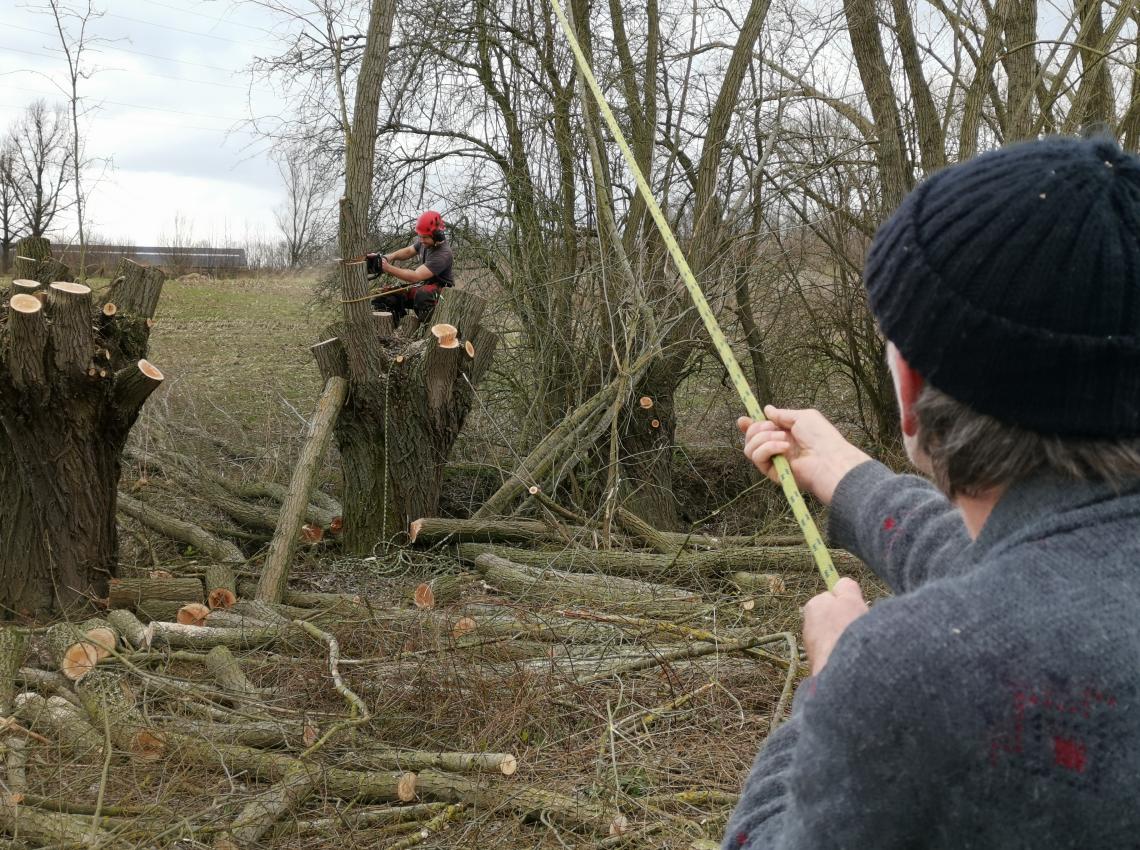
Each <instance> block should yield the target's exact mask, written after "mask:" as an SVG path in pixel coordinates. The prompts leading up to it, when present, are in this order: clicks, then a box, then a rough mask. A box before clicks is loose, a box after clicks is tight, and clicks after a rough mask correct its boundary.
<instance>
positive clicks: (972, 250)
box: [724, 139, 1140, 850]
mask: <svg viewBox="0 0 1140 850" xmlns="http://www.w3.org/2000/svg"><path fill="white" fill-rule="evenodd" d="M865 277H866V284H867V290H868V295H869V302H870V306H871V310H872V311H873V312H874V314H875V317H876V319H877V320H878V322H879V326H880V328H881V329H882V331H883V333H884V335H885V336H886V338H887V340H888V341H889V344H888V359H889V365H890V368H891V372H892V374H893V376H894V381H895V389H896V393H897V397H898V403H899V410H900V417H901V425H902V432H903V434H904V436H905V439H906V445H907V450H908V453H909V455H910V457H911V460H912V461H913V462H914V464H915V466H916V467H918V468H919V469H920V470H922V471H923V472H924V473H926V474H927V475H928V476H929V477H930V479H932V481H933V484H931V483H929V482H928V481H927V480H926V479H924V478H919V477H916V476H910V475H896V474H894V473H892V472H890V471H889V470H888V469H887V468H886V467H884V466H882V465H880V464H878V463H876V462H875V461H873V460H871V459H870V458H869V457H868V456H867V455H865V454H864V453H863V452H861V451H859V450H858V449H857V448H855V447H854V446H852V445H850V444H849V443H848V442H846V441H845V440H844V439H843V437H842V436H840V434H839V432H838V431H837V430H836V429H835V428H834V427H832V426H831V425H830V424H829V423H828V422H827V420H825V419H824V418H823V417H822V416H821V415H820V414H819V413H817V412H815V411H808V410H777V409H774V408H768V409H767V411H766V413H767V415H768V416H769V417H770V420H771V421H769V422H752V421H751V420H748V419H743V420H741V422H740V427H741V430H742V431H744V432H745V447H744V451H745V454H746V455H747V456H748V457H749V458H750V459H751V460H752V461H753V462H754V463H755V464H756V466H757V467H758V468H759V469H760V470H761V471H763V472H765V473H766V474H768V475H769V476H772V474H773V473H772V467H771V459H772V457H773V455H775V454H778V453H782V454H784V455H785V456H786V457H787V458H788V460H789V462H790V463H791V467H792V470H793V472H794V474H795V476H796V478H797V480H798V481H799V483H800V484H801V486H803V487H805V488H806V489H808V490H810V491H811V492H812V493H814V494H815V496H816V497H817V498H818V499H819V500H820V501H822V502H823V503H825V504H830V506H831V515H830V534H831V538H832V541H833V543H834V544H835V545H837V546H842V547H845V548H848V549H850V550H852V551H853V552H855V553H856V554H858V555H859V556H860V557H861V558H862V559H863V560H864V561H865V562H866V563H867V564H868V565H869V566H870V567H871V568H873V569H874V570H875V572H876V573H878V575H879V576H881V577H882V578H883V580H884V581H886V582H887V584H888V585H889V586H890V587H891V589H892V591H893V592H894V594H895V595H894V596H893V597H891V598H889V599H884V600H882V601H880V602H878V603H876V604H875V606H874V607H873V608H871V609H868V607H867V605H866V604H865V603H864V602H863V598H862V595H861V593H860V590H859V586H858V585H857V584H856V583H855V582H853V581H851V580H850V579H843V580H841V581H840V583H839V584H838V585H837V586H836V588H835V590H834V591H833V592H828V593H823V594H821V595H819V596H817V597H816V598H814V599H813V600H811V602H809V603H808V605H807V607H806V608H805V609H804V643H805V646H806V649H807V653H808V659H809V663H810V667H811V674H812V675H811V677H810V678H808V679H806V680H805V681H804V682H803V683H802V684H801V686H800V688H799V690H798V692H797V695H796V700H795V703H794V706H793V710H792V716H791V718H790V719H789V720H788V721H787V722H786V723H785V724H784V725H783V726H781V727H780V728H779V729H777V730H776V731H775V732H774V733H773V734H772V735H771V737H770V738H769V739H768V741H767V743H766V744H765V745H764V747H763V749H762V750H761V752H760V754H759V755H758V756H757V758H756V762H755V764H754V766H753V768H752V772H751V774H750V775H749V777H748V779H747V781H746V784H745V787H744V793H743V795H742V797H741V800H740V803H739V805H738V807H737V809H736V811H735V812H734V813H733V815H732V817H731V819H730V820H729V823H728V827H727V831H726V834H725V839H724V847H725V848H728V850H736V848H740V847H746V848H776V850H780V849H781V848H805V849H806V848H811V850H820V848H832V847H835V848H878V850H882V848H899V847H931V848H996V847H1001V848H1019V847H1034V848H1041V847H1049V848H1051V847H1073V848H1077V847H1080V848H1100V847H1140V796H1138V791H1137V789H1138V787H1140V159H1138V158H1136V157H1134V156H1130V155H1127V154H1124V153H1122V152H1121V151H1120V149H1119V148H1118V147H1117V146H1116V145H1115V144H1114V143H1113V142H1111V141H1108V140H1105V139H1094V140H1086V141H1078V140H1074V139H1048V140H1044V141H1035V142H1028V143H1024V144H1020V145H1016V146H1012V147H1009V148H1006V149H1003V150H1000V151H996V152H993V153H989V154H986V155H983V156H980V157H978V158H976V159H974V160H971V161H969V162H966V163H963V164H961V165H957V166H955V167H952V168H949V169H946V170H945V171H942V172H940V173H938V174H936V175H934V176H932V177H930V178H929V179H928V180H926V181H925V182H924V183H923V184H922V185H921V186H919V187H918V188H917V189H915V190H914V191H913V192H912V193H911V194H910V195H909V196H908V197H907V198H906V199H905V200H904V201H903V203H902V204H901V206H900V207H899V209H898V210H897V211H896V212H895V214H894V215H893V216H892V217H891V218H890V220H888V221H887V222H886V223H885V224H884V225H883V227H882V228H881V229H880V230H879V232H878V234H877V235H876V237H875V240H874V243H873V245H872V247H871V251H870V254H869V256H868V259H867V267H866V275H865Z"/></svg>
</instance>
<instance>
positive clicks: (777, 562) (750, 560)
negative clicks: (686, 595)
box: [459, 543, 863, 578]
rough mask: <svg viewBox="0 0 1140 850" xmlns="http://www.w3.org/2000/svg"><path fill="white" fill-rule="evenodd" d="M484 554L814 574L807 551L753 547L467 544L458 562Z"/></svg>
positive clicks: (657, 574)
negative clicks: (671, 551)
mask: <svg viewBox="0 0 1140 850" xmlns="http://www.w3.org/2000/svg"><path fill="white" fill-rule="evenodd" d="M485 553H490V554H492V555H498V556H499V557H501V558H506V559H507V560H509V561H513V562H515V563H517V564H525V565H527V566H537V567H551V568H557V569H570V570H574V571H576V572H592V573H607V574H609V575H617V576H642V577H646V578H664V577H667V576H684V575H692V576H699V577H709V576H716V575H721V574H723V573H726V572H734V571H737V570H750V571H756V570H771V571H785V572H797V573H814V572H815V563H814V561H812V559H811V555H810V553H809V552H808V550H807V549H806V548H805V547H802V546H754V547H750V548H746V549H741V548H733V549H718V550H715V551H710V552H681V553H678V554H676V555H658V554H650V553H647V552H618V551H597V550H593V549H581V548H565V547H564V548H562V549H560V550H558V551H533V550H529V549H511V548H508V547H505V546H490V545H486V544H482V543H463V544H460V546H459V557H460V559H461V560H464V561H467V562H469V563H474V561H475V559H476V558H478V557H479V556H480V555H482V554H485ZM831 556H832V559H833V560H834V561H835V566H836V568H837V569H839V570H840V571H841V572H855V571H861V570H862V569H863V567H862V562H861V561H860V560H859V559H858V558H856V557H855V556H854V555H852V554H850V553H849V552H845V551H843V550H842V549H832V550H831Z"/></svg>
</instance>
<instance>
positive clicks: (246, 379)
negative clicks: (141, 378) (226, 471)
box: [150, 275, 335, 432]
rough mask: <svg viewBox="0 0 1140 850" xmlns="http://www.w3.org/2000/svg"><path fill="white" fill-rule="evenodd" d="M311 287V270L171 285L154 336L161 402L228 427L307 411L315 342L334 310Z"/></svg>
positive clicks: (314, 381)
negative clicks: (316, 300)
mask: <svg viewBox="0 0 1140 850" xmlns="http://www.w3.org/2000/svg"><path fill="white" fill-rule="evenodd" d="M312 286H313V278H312V277H310V276H305V275H296V276H293V275H290V276H280V277H266V278H239V279H231V280H209V279H197V280H187V281H180V280H174V281H170V282H168V283H167V284H166V286H165V288H164V290H163V296H162V301H161V302H160V304H159V308H158V311H157V314H156V317H155V318H156V320H157V322H156V325H155V327H154V330H153V331H152V333H151V346H150V359H151V360H152V361H153V362H154V363H155V365H156V366H158V367H159V368H160V369H162V370H163V372H164V373H165V374H166V376H167V382H166V386H165V387H164V390H163V394H162V395H161V396H160V397H159V399H157V400H158V401H160V402H161V403H163V404H167V405H170V406H171V407H172V408H173V411H172V412H179V413H188V414H190V415H192V416H193V418H195V419H196V420H198V424H200V425H201V426H203V427H221V428H222V429H223V430H227V429H229V428H232V427H235V426H236V427H238V428H241V429H244V430H255V431H259V432H260V431H262V430H263V429H264V428H265V426H266V422H267V421H271V420H273V419H275V418H277V417H284V419H285V420H286V421H288V420H294V421H297V416H296V414H298V413H299V414H300V415H301V416H307V415H308V414H309V412H310V411H311V409H312V405H313V403H314V402H315V400H316V398H317V396H318V395H319V394H320V390H321V386H320V376H319V374H318V372H317V368H316V365H315V363H314V362H313V358H312V356H311V355H310V354H309V346H311V345H312V344H313V343H315V342H317V341H318V340H319V337H320V333H321V330H322V329H323V328H324V327H325V326H327V325H328V324H329V322H330V321H332V320H333V318H334V316H335V311H334V309H333V308H325V309H321V308H316V307H314V306H313V305H311V304H310V299H311V294H312ZM267 417H268V420H267Z"/></svg>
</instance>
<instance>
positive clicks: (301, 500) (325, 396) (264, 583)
mask: <svg viewBox="0 0 1140 850" xmlns="http://www.w3.org/2000/svg"><path fill="white" fill-rule="evenodd" d="M347 397H348V381H346V380H345V379H344V378H339V377H337V376H335V375H334V376H332V377H330V378H329V379H328V380H327V381H326V382H325V389H324V392H322V393H321V397H320V400H319V401H318V402H317V410H316V412H315V413H314V414H313V419H312V421H311V422H310V423H309V427H308V434H307V435H306V437H305V444H304V445H303V446H302V448H301V456H300V457H299V458H298V460H297V465H296V467H294V470H293V480H292V481H291V482H290V484H289V493H288V495H287V496H286V498H285V501H284V503H283V504H282V506H281V513H280V516H279V518H278V521H277V528H276V529H275V530H274V532H273V541H272V542H271V543H270V544H269V554H268V556H266V559H265V565H264V567H263V568H262V572H261V580H260V581H259V582H258V586H257V599H259V600H260V601H262V602H280V601H281V597H282V595H283V594H284V592H285V583H286V581H288V578H289V565H290V563H291V562H292V559H293V553H294V552H295V551H296V547H297V531H298V527H299V526H300V525H301V523H302V521H303V520H304V514H305V508H306V507H307V505H308V504H309V493H310V492H311V491H312V489H313V481H314V479H315V478H316V475H317V471H318V468H319V465H320V462H321V461H322V460H323V459H324V456H325V452H327V451H328V447H329V441H330V440H332V433H333V425H334V424H335V423H336V419H337V414H339V413H340V409H341V407H343V406H344V400H345V398H347Z"/></svg>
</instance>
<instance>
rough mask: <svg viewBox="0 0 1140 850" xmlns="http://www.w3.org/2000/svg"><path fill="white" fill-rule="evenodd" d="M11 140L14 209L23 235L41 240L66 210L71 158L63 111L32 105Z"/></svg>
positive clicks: (42, 103)
mask: <svg viewBox="0 0 1140 850" xmlns="http://www.w3.org/2000/svg"><path fill="white" fill-rule="evenodd" d="M12 140H13V158H12V182H13V185H14V186H15V197H16V205H17V207H19V210H20V214H21V216H22V218H23V221H24V225H25V230H26V235H28V236H35V237H42V236H44V235H45V234H47V233H48V232H49V231H50V230H51V227H52V224H53V223H54V221H55V217H56V215H57V214H58V213H59V212H60V211H61V210H62V209H64V208H65V207H66V206H67V202H66V198H65V196H64V186H65V181H66V175H67V170H68V166H69V165H70V163H71V154H70V138H69V133H68V128H67V119H66V118H65V117H64V112H63V109H62V108H61V107H58V106H56V107H52V108H49V107H48V105H47V103H46V102H45V101H43V100H36V101H34V102H32V103H31V104H30V105H29V106H28V107H27V109H26V110H25V111H24V114H23V116H22V117H21V118H20V119H19V120H18V121H17V122H16V125H15V127H14V128H13V131H12Z"/></svg>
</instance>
